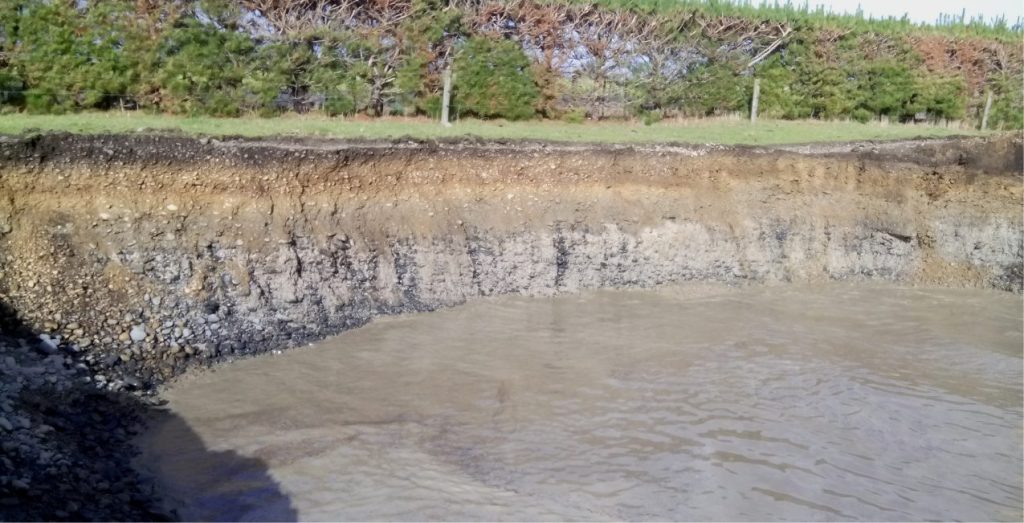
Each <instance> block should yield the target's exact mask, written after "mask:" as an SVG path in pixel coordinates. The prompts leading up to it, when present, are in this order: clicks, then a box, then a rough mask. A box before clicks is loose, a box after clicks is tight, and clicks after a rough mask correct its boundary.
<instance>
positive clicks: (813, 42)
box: [0, 0, 1024, 129]
mask: <svg viewBox="0 0 1024 523" xmlns="http://www.w3.org/2000/svg"><path fill="white" fill-rule="evenodd" d="M1022 36H1024V33H1022V32H1021V27H1020V24H1019V22H1018V23H1017V24H1016V25H1013V26H1010V25H1009V24H1008V23H1007V21H1006V20H1001V19H998V20H990V21H986V20H981V19H977V18H975V19H970V20H969V19H967V18H966V14H965V13H964V14H961V15H960V16H959V17H944V18H941V19H940V20H938V21H937V23H936V24H932V25H919V24H913V23H910V22H909V21H908V20H906V19H881V20H871V19H865V18H864V17H863V16H858V15H856V14H854V15H837V14H833V13H829V12H827V11H825V10H823V9H815V8H811V7H808V6H807V5H799V4H797V5H794V4H792V3H788V2H787V3H784V4H771V5H767V4H765V5H760V6H755V5H753V4H751V3H749V2H727V1H716V0H708V1H703V2H701V1H696V0H315V1H310V0H169V1H164V0H160V1H158V0H104V1H102V2H101V1H96V0H87V1H81V0H79V1H73V0H60V1H53V0H20V1H18V2H3V3H0V111H5V112H8V113H10V112H28V113H37V114H45V113H67V112H79V111H94V110H112V109H117V110H135V111H141V112H146V113H160V114H175V115H205V116H242V115H259V116H275V115H281V114H286V113H311V112H312V113H318V114H322V115H327V116H339V115H340V116H353V115H357V114H364V115H369V116H374V117H380V116H388V115H392V116H393V115H402V116H428V117H431V118H438V117H439V116H440V111H441V91H442V86H443V79H442V73H443V71H444V70H445V69H446V68H448V67H452V68H453V70H454V73H455V82H454V87H453V98H452V104H451V107H452V111H453V114H454V116H455V117H456V118H483V119H488V118H501V119H506V120H529V119H537V118H542V119H548V120H563V121H566V122H571V123H575V122H581V121H584V120H607V119H635V120H639V121H643V122H646V123H654V122H657V121H659V120H661V119H663V118H680V117H683V118H685V117H708V116H722V115H729V114H735V113H741V114H746V113H747V112H748V111H749V108H750V102H751V97H752V95H753V85H754V81H755V79H756V80H760V84H761V98H760V104H759V107H760V114H759V118H761V119H786V120H801V119H823V120H855V121H859V122H868V121H883V122H929V123H945V122H949V121H963V122H965V123H966V124H967V125H969V126H974V127H978V126H980V123H981V116H982V115H981V112H982V110H983V108H984V105H985V100H986V93H987V92H992V94H993V103H992V108H991V111H990V115H989V121H988V123H989V126H990V128H993V129H1020V128H1024V91H1022V90H1021V88H1020V86H1021V85H1022V83H1024V58H1022V48H1021V45H1020V43H1021V38H1022Z"/></svg>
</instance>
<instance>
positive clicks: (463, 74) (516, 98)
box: [455, 37, 540, 120]
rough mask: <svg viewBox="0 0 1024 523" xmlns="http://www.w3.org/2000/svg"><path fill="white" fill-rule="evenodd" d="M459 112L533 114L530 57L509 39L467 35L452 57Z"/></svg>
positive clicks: (498, 115) (534, 86) (488, 115)
mask: <svg viewBox="0 0 1024 523" xmlns="http://www.w3.org/2000/svg"><path fill="white" fill-rule="evenodd" d="M455 70H456V71H458V76H457V78H456V84H455V86H456V87H455V93H456V97H457V100H458V103H457V104H456V106H455V107H456V110H457V111H458V113H459V114H460V115H473V116H479V117H481V118H505V119H506V120H525V119H527V118H532V117H533V116H534V115H535V114H536V109H535V104H536V103H537V100H538V99H539V95H540V93H539V91H538V90H537V84H536V83H535V82H534V81H533V77H532V76H530V60H529V58H527V57H526V54H525V53H524V52H523V50H522V48H521V47H520V46H519V45H518V44H516V43H515V42H512V41H510V40H495V39H491V38H485V37H474V38H470V39H469V40H468V41H467V42H466V45H465V47H463V48H462V49H461V50H460V51H459V55H458V58H456V60H455Z"/></svg>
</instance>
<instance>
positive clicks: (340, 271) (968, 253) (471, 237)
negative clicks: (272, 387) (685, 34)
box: [0, 135, 1024, 389]
mask: <svg viewBox="0 0 1024 523" xmlns="http://www.w3.org/2000/svg"><path fill="white" fill-rule="evenodd" d="M1020 162H1021V143H1020V142H1019V141H1016V140H1011V139H1006V138H1003V139H995V140H980V139H962V140H936V141H923V142H907V143H895V144H856V145H849V144H847V145H826V146H804V147H790V148H788V150H782V149H775V150H769V149H754V148H725V147H712V146H708V147H690V146H677V147H669V146H657V147H655V146H652V147H641V148H636V147H601V146H563V145H556V144H543V143H534V144H528V143H527V144H493V143H492V144H486V143H484V144H474V143H413V142H393V143H336V142H320V141H279V142H270V141H245V140H227V141H217V140H206V139H203V140H198V139H192V138H185V137H172V136H164V137H159V136H99V137H82V136H71V135H45V136H39V137H31V138H24V139H3V140H0V300H2V301H4V302H7V304H8V305H9V306H10V307H12V308H14V309H16V310H17V311H18V312H19V315H20V319H21V321H23V322H24V323H25V324H26V325H28V326H30V327H31V328H33V329H35V330H36V331H37V332H45V333H47V334H48V335H50V336H51V342H52V343H50V345H53V347H55V348H53V349H52V350H60V351H65V352H67V353H69V354H71V355H73V356H74V357H75V358H76V359H80V360H81V361H83V362H85V363H86V364H87V365H88V366H89V367H90V370H91V373H92V379H94V380H98V381H99V383H100V384H101V385H104V384H105V385H104V386H105V387H107V388H113V389H119V388H123V387H126V388H146V387H148V386H150V385H152V384H154V383H159V382H161V381H162V380H165V379H168V378H170V377H173V376H174V375H176V374H178V373H180V372H181V371H183V370H184V369H186V368H187V367H189V366H190V365H193V364H204V363H208V362H212V361H216V360H218V359H223V358H230V357H233V356H235V355H242V354H252V353H257V352H261V351H265V350H269V349H276V348H282V347H286V346H288V345H291V344H297V343H302V342H306V341H310V340H314V339H319V338H322V337H324V336H327V335H329V334H332V333H337V332H339V331H341V330H344V329H346V328H350V327H353V326H358V325H361V324H363V323H364V322H366V321H367V320H369V319H370V318H372V317H373V316H374V315H378V314H390V313H397V312H403V311H422V310H429V309H433V308H437V307H441V306H447V305H453V304H457V303H460V302H463V301H465V300H466V299H468V298H471V297H474V296H481V295H493V294H501V293H525V294H550V293H555V292H561V291H573V290H577V289H584V288H596V287H627V286H653V285H658V284H663V283H670V282H678V281H684V280H714V281H721V282H738V281H754V282H788V281H801V282H808V281H812V282H813V281H825V280H845V279H883V280H892V281H900V282H906V283H914V284H929V285H932V284H935V285H945V286H956V287H985V288H998V289H1005V290H1008V291H1015V292H1020V291H1021V285H1022V272H1024V271H1022V262H1024V251H1022V217H1021V198H1022V195H1024V189H1022V179H1021V173H1020ZM50 345H47V347H49V346H50ZM46 350H51V349H46Z"/></svg>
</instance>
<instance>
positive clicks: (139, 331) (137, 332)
mask: <svg viewBox="0 0 1024 523" xmlns="http://www.w3.org/2000/svg"><path fill="white" fill-rule="evenodd" d="M128 336H129V337H131V339H132V341H134V342H140V341H142V340H145V339H146V326H145V325H142V324H139V325H133V326H132V330H131V332H129V333H128Z"/></svg>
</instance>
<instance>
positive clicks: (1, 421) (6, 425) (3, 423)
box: [0, 416, 14, 431]
mask: <svg viewBox="0 0 1024 523" xmlns="http://www.w3.org/2000/svg"><path fill="white" fill-rule="evenodd" d="M0 427H2V428H3V429H4V430H6V431H12V430H14V425H11V422H10V421H7V418H5V417H3V416H0Z"/></svg>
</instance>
